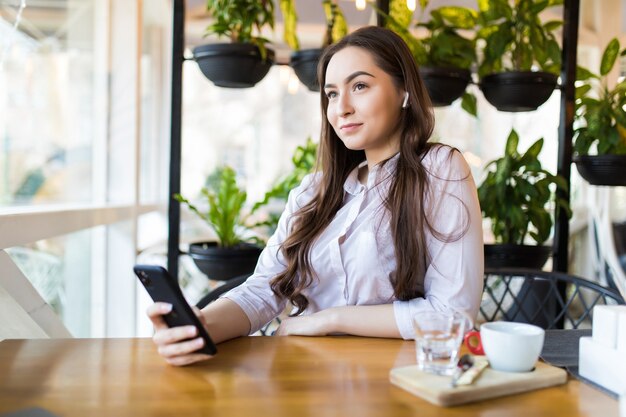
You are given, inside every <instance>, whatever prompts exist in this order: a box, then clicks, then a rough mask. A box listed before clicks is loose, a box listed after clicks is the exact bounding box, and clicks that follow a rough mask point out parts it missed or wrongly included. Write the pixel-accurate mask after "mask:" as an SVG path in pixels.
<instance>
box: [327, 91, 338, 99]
mask: <svg viewBox="0 0 626 417" xmlns="http://www.w3.org/2000/svg"><path fill="white" fill-rule="evenodd" d="M326 97H327V98H328V99H329V100H330V99H332V98H335V97H337V93H336V92H335V91H329V92H327V93H326Z"/></svg>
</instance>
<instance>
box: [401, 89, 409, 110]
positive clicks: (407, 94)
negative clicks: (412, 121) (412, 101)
mask: <svg viewBox="0 0 626 417" xmlns="http://www.w3.org/2000/svg"><path fill="white" fill-rule="evenodd" d="M407 107H409V92H408V91H407V92H406V93H404V101H403V102H402V108H403V109H406V108H407Z"/></svg>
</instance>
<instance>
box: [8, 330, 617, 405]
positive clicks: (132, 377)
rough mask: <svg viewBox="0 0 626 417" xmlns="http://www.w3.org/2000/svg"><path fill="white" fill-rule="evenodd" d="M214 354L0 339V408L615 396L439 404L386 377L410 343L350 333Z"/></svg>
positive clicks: (594, 401) (575, 386)
mask: <svg viewBox="0 0 626 417" xmlns="http://www.w3.org/2000/svg"><path fill="white" fill-rule="evenodd" d="M219 350H220V352H219V353H218V356H216V357H215V358H214V359H213V360H211V361H209V362H206V363H204V364H201V365H194V366H190V367H184V368H175V367H171V366H168V365H166V364H165V363H164V362H163V361H162V360H161V358H160V357H159V356H158V355H157V354H156V351H155V348H154V346H153V345H152V342H151V341H150V340H149V339H56V340H7V341H4V342H1V343H0V412H8V411H16V410H19V409H24V408H29V407H34V406H38V407H43V408H45V409H47V410H49V411H51V412H52V413H54V414H57V415H59V416H62V417H72V416H80V417H87V416H106V417H121V416H183V417H194V416H226V417H237V416H250V417H256V416H272V417H279V416H289V417H306V416H315V417H318V416H335V415H342V416H358V417H362V416H385V417H392V416H417V415H419V416H457V415H463V416H466V415H480V416H523V417H529V416H542V415H543V416H559V415H563V416H592V415H593V416H602V417H610V416H617V415H618V402H617V401H615V400H613V399H611V398H610V397H608V396H606V395H604V394H602V393H601V392H599V391H597V390H595V389H593V388H591V387H589V386H587V385H584V384H581V383H580V382H578V381H575V380H572V381H570V382H568V383H567V384H566V385H563V386H559V387H553V388H548V389H543V390H539V391H535V392H530V393H525V394H519V395H513V396H508V397H502V398H498V399H495V400H489V401H483V402H479V403H474V404H468V405H464V406H459V407H452V408H440V407H436V406H433V405H431V404H429V403H427V402H425V401H424V400H421V399H419V398H417V397H414V396H413V395H411V394H409V393H407V392H405V391H404V390H402V389H400V388H398V387H396V386H394V385H392V384H391V383H390V382H389V370H390V369H391V368H393V367H397V366H404V365H410V364H413V363H415V349H414V343H412V342H404V341H400V340H388V339H370V338H358V337H319V338H315V337H312V338H306V337H293V336H292V337H246V338H240V339H237V340H233V341H230V342H227V343H224V344H222V345H220V346H219Z"/></svg>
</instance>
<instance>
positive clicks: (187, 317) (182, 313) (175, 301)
mask: <svg viewBox="0 0 626 417" xmlns="http://www.w3.org/2000/svg"><path fill="white" fill-rule="evenodd" d="M133 270H134V271H135V275H137V278H139V281H141V283H142V284H143V286H144V287H145V289H146V291H148V294H150V297H152V299H153V300H154V301H155V302H166V303H170V304H171V305H172V311H171V312H170V313H168V314H166V315H164V316H163V319H164V320H165V323H167V325H168V326H169V327H178V326H188V325H192V326H196V328H197V329H198V336H200V337H202V339H204V346H203V347H202V348H201V349H198V350H197V351H196V352H198V353H206V354H207V355H215V354H216V353H217V347H215V343H213V340H211V337H210V336H209V333H207V331H206V329H205V327H204V326H203V325H202V323H201V322H200V319H198V317H197V316H196V315H195V314H194V312H193V310H192V309H191V307H190V306H189V304H188V303H187V300H185V297H184V296H183V292H182V291H181V289H180V287H179V286H178V284H177V283H175V282H174V278H172V276H171V275H170V274H169V273H168V272H167V270H166V269H165V268H163V267H161V266H157V265H135V267H134V268H133Z"/></svg>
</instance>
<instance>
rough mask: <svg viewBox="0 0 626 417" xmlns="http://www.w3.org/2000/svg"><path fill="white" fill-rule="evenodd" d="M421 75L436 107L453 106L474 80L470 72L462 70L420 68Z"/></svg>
mask: <svg viewBox="0 0 626 417" xmlns="http://www.w3.org/2000/svg"><path fill="white" fill-rule="evenodd" d="M419 73H420V77H422V80H423V81H424V84H425V85H426V89H427V90H428V95H430V100H431V101H432V102H433V106H435V107H440V106H449V105H450V104H452V102H453V101H454V100H456V99H457V98H459V97H461V95H463V92H464V91H465V89H466V88H467V84H469V82H470V81H471V79H472V76H471V73H470V71H469V70H466V69H461V68H442V67H420V68H419Z"/></svg>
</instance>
